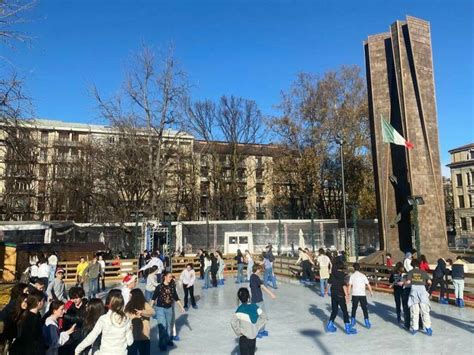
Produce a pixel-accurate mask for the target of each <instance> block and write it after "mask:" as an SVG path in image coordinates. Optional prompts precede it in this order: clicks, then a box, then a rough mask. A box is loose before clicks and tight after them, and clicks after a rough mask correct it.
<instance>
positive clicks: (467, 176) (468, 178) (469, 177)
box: [466, 173, 472, 186]
mask: <svg viewBox="0 0 474 355" xmlns="http://www.w3.org/2000/svg"><path fill="white" fill-rule="evenodd" d="M471 177H472V176H471V173H466V180H467V186H471V185H472V179H471Z"/></svg>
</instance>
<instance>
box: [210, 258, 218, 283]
mask: <svg viewBox="0 0 474 355" xmlns="http://www.w3.org/2000/svg"><path fill="white" fill-rule="evenodd" d="M210 256H211V276H212V287H217V271H218V270H219V263H218V262H217V258H216V256H215V255H214V253H211V255H210Z"/></svg>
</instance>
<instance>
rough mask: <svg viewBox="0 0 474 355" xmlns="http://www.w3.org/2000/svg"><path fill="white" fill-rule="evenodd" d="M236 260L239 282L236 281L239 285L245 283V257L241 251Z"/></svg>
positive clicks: (238, 252)
mask: <svg viewBox="0 0 474 355" xmlns="http://www.w3.org/2000/svg"><path fill="white" fill-rule="evenodd" d="M234 259H235V261H236V262H237V280H235V283H237V284H239V283H241V282H244V256H243V255H242V252H241V251H240V249H237V255H236V256H235V258H234Z"/></svg>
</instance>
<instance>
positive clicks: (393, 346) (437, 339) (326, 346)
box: [141, 277, 474, 355]
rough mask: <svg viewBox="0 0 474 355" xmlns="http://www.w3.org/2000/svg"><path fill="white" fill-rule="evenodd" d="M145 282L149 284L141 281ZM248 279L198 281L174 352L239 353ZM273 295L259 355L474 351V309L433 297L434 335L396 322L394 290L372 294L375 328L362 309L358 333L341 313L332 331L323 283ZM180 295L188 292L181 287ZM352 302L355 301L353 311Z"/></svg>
mask: <svg viewBox="0 0 474 355" xmlns="http://www.w3.org/2000/svg"><path fill="white" fill-rule="evenodd" d="M141 285H142V286H143V284H141ZM242 286H247V287H248V283H244V284H235V283H234V280H233V278H231V277H228V279H227V281H226V284H225V286H219V287H218V288H211V289H208V290H203V289H202V283H201V281H200V280H199V281H197V282H196V286H195V293H196V294H197V295H198V297H199V300H198V306H199V309H197V310H194V309H192V308H190V309H189V311H188V312H187V313H184V314H183V313H181V312H180V311H179V308H178V307H176V327H177V333H178V335H179V337H180V340H179V341H176V342H175V346H174V347H173V348H170V349H169V352H168V353H170V354H183V355H184V354H238V353H239V352H238V343H237V337H236V336H235V335H234V332H233V331H232V329H231V327H230V318H231V316H232V314H233V312H234V311H235V309H236V308H237V297H236V294H237V290H238V288H239V287H242ZM278 287H279V288H278V289H277V290H275V291H274V292H275V293H276V295H277V299H275V300H272V299H270V297H266V294H265V293H264V299H265V305H266V310H267V314H268V317H269V322H268V325H267V327H266V329H267V330H268V332H269V336H268V337H264V338H262V339H257V354H262V355H263V354H268V355H270V354H272V355H277V354H291V355H299V354H405V355H406V354H474V333H473V330H474V310H473V309H470V308H463V309H459V308H456V307H454V306H452V305H449V306H448V305H440V304H438V303H436V302H432V304H431V305H432V310H431V318H432V328H433V336H431V337H430V336H428V335H426V334H425V333H424V332H418V333H417V334H416V335H415V336H413V335H411V334H410V333H409V332H407V331H405V330H404V329H402V328H401V327H400V326H399V325H398V324H397V323H396V313H395V304H394V301H393V297H392V295H391V294H383V293H375V295H374V297H370V296H368V301H369V316H370V320H371V323H372V328H371V329H366V328H365V327H364V326H363V325H362V324H363V315H362V310H361V309H360V307H359V309H358V313H357V321H358V322H357V325H356V329H357V330H358V334H356V335H346V334H345V333H344V331H343V320H342V315H341V313H340V314H339V316H338V318H336V321H335V324H336V326H337V328H338V330H337V332H336V333H326V332H325V324H326V323H327V320H328V318H329V313H330V308H331V305H330V298H329V297H327V296H326V297H325V298H322V297H321V296H319V292H318V291H319V290H318V286H317V285H316V286H314V287H309V286H304V285H300V284H297V283H285V282H279V284H278ZM178 294H179V296H180V298H182V297H183V291H182V288H181V286H180V285H179V286H178ZM350 308H351V306H350V305H349V312H350ZM152 326H153V328H152V334H151V336H152V353H153V354H158V353H159V352H158V342H157V330H156V328H157V327H156V322H155V321H154V320H153V322H152Z"/></svg>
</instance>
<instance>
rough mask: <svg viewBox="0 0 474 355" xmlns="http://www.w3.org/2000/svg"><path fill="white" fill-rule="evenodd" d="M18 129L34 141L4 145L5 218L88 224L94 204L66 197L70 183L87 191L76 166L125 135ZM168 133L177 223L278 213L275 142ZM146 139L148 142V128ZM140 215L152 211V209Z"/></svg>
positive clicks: (169, 181)
mask: <svg viewBox="0 0 474 355" xmlns="http://www.w3.org/2000/svg"><path fill="white" fill-rule="evenodd" d="M19 132H20V133H19V134H22V135H25V139H26V138H27V139H28V143H27V144H25V146H27V148H25V149H24V151H22V152H18V150H17V149H12V148H10V147H9V146H8V145H6V144H3V146H2V147H1V148H2V149H0V196H1V200H0V213H1V215H2V219H4V220H46V221H48V220H67V219H78V218H79V219H80V222H89V221H90V218H91V217H90V213H89V211H88V209H89V206H88V205H89V203H86V202H84V201H83V200H82V199H81V198H80V196H75V195H74V194H71V193H70V192H68V193H67V194H66V195H64V194H61V193H60V192H61V191H62V190H63V188H64V186H65V185H68V186H69V187H70V186H71V185H72V187H73V189H72V190H78V191H77V193H78V194H79V193H80V192H81V191H79V190H81V188H80V186H77V188H75V189H74V184H75V182H74V180H73V177H74V176H77V175H78V174H79V175H82V176H84V175H85V174H87V173H88V172H87V171H77V169H86V167H87V166H88V164H80V162H81V160H84V159H89V160H93V159H94V157H91V156H90V155H89V156H88V155H87V154H88V152H87V149H88V147H90V145H91V144H92V143H97V142H99V143H101V144H114V142H116V140H118V139H120V134H121V132H120V131H118V130H117V129H116V128H112V127H108V126H103V125H89V124H82V123H70V122H62V121H53V120H34V121H29V122H26V123H24V124H23V125H22V127H21V129H19ZM4 134H6V133H4ZM26 136H27V137H26ZM164 136H165V144H164V147H165V149H166V147H167V146H168V145H174V146H176V145H177V146H179V148H180V149H179V150H176V149H174V151H173V152H172V153H170V154H169V158H168V159H170V160H172V161H171V162H170V163H169V164H167V166H166V182H165V183H164V186H163V190H165V193H164V194H163V195H162V196H165V197H164V199H165V200H166V201H165V202H164V215H165V216H168V218H170V219H171V220H178V219H184V220H196V219H201V220H204V219H206V218H213V219H265V218H270V217H271V216H272V191H273V183H272V179H271V175H272V173H271V171H272V170H271V169H272V161H273V158H274V156H275V155H277V154H278V149H279V148H278V147H277V146H274V145H259V144H245V145H241V144H236V145H234V146H233V145H231V144H229V143H226V142H204V141H199V140H196V139H195V138H194V137H193V136H191V135H189V134H186V133H183V132H177V131H172V130H170V131H166V132H165V134H164ZM143 137H144V140H143V142H145V141H146V139H147V137H146V133H143ZM5 141H6V140H5V139H4V140H3V142H5ZM167 143H170V144H167ZM180 166H186V173H185V174H184V173H183V169H181V170H179V167H180ZM179 174H184V175H185V176H179ZM183 181H184V182H183ZM86 183H87V181H86ZM88 183H90V184H91V185H93V186H94V189H95V192H100V191H99V190H100V187H101V182H100V181H97V178H96V177H94V176H92V177H91V179H90V181H89V182H88ZM184 185H186V186H184ZM185 189H187V190H188V191H187V192H186V202H185V203H187V204H188V205H189V206H188V205H186V206H184V204H185V203H184V204H183V203H178V202H177V201H176V199H177V198H179V197H177V196H182V194H183V193H182V190H185ZM70 190H71V189H69V190H68V191H70ZM189 190H192V191H189ZM180 194H181V195H180ZM226 202H227V203H228V204H227V205H226ZM231 205H235V207H232V206H231ZM226 207H227V209H226ZM232 208H233V209H232ZM231 209H232V210H231ZM78 211H80V213H79V212H78ZM138 213H140V214H141V215H146V211H138ZM78 215H80V216H81V217H77V216H78ZM131 220H133V218H131ZM92 222H93V221H92Z"/></svg>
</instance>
